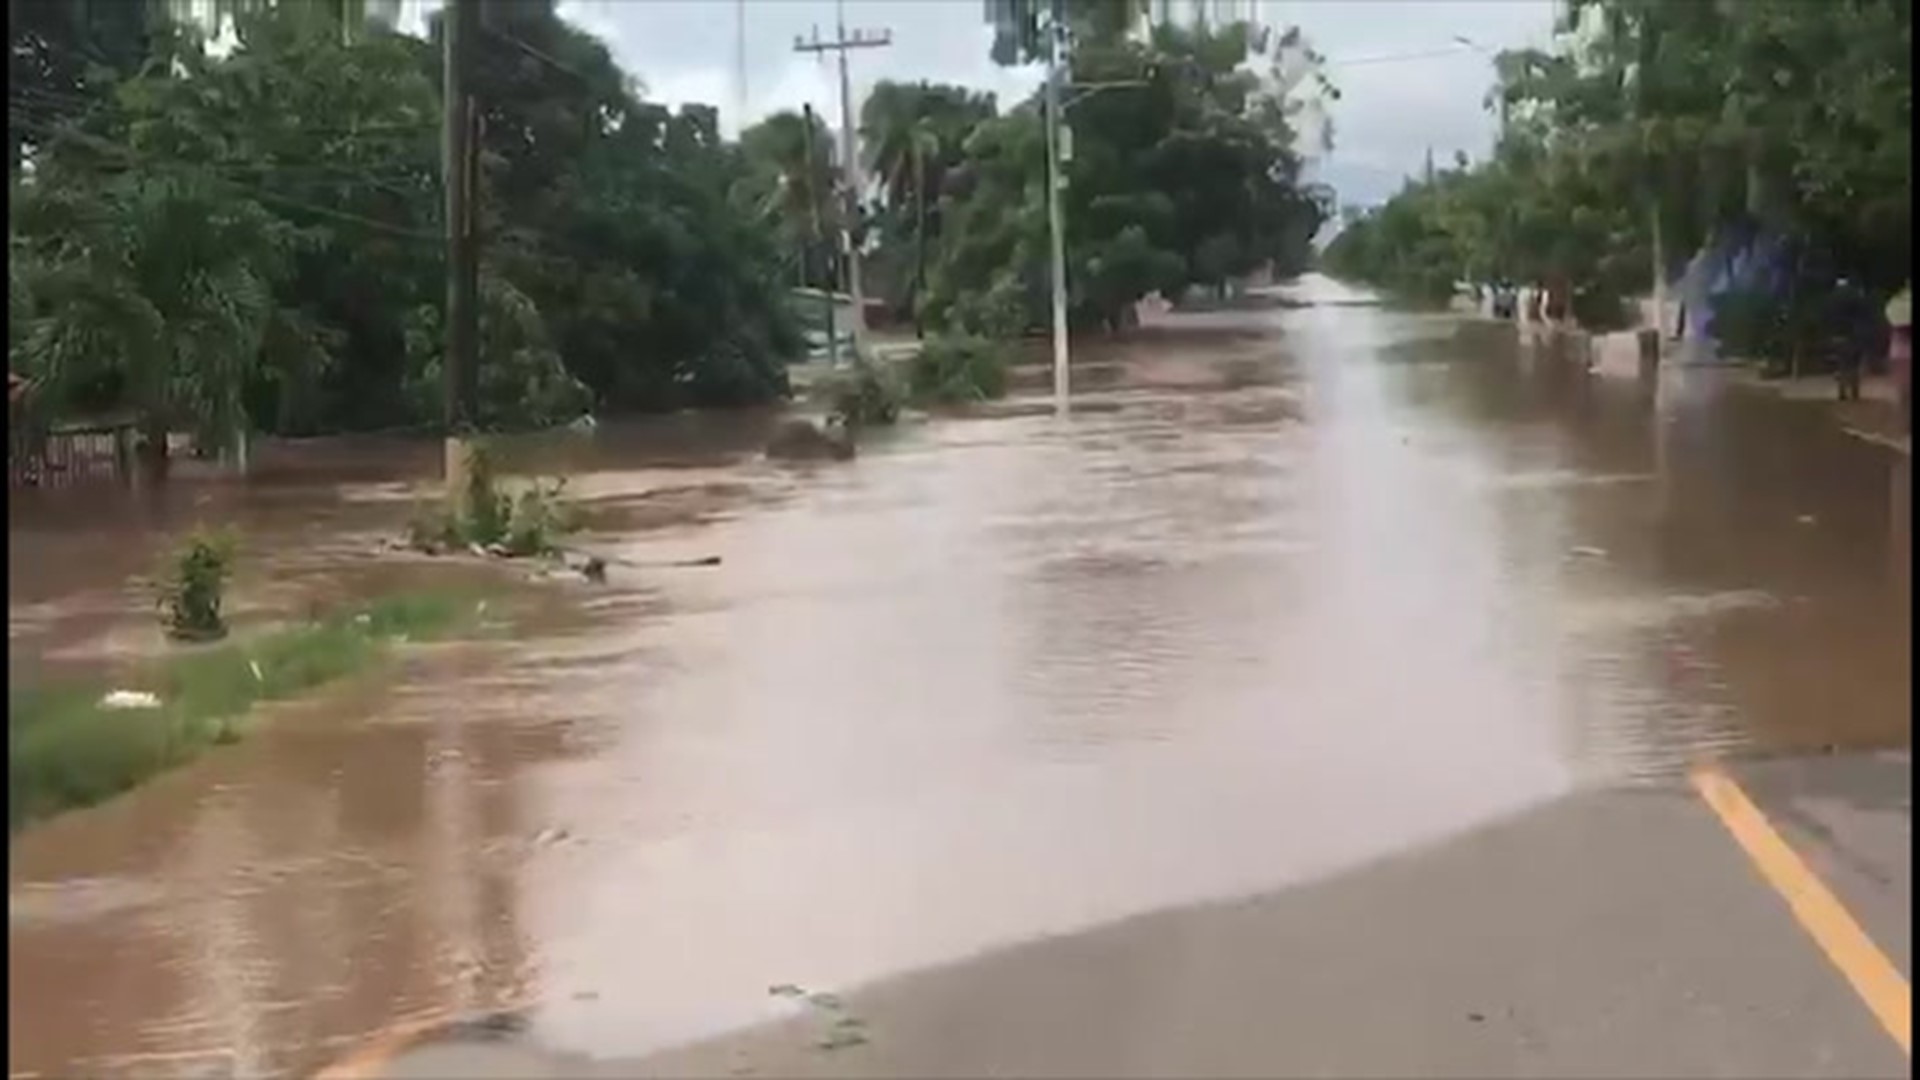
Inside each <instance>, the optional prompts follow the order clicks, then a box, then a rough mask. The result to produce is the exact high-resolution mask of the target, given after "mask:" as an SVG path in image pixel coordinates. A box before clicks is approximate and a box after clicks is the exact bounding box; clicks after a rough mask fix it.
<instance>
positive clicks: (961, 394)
mask: <svg viewBox="0 0 1920 1080" xmlns="http://www.w3.org/2000/svg"><path fill="white" fill-rule="evenodd" d="M1007 366H1008V365H1007V349H1006V346H1005V345H1004V344H1003V343H1001V342H998V341H994V340H992V339H990V338H984V337H977V336H973V335H967V334H954V335H944V336H940V337H934V338H930V339H928V341H927V342H926V343H925V344H924V345H923V346H922V347H921V349H920V352H919V354H918V355H917V356H915V357H914V358H913V361H912V362H911V363H910V364H909V365H908V367H907V381H908V384H909V385H910V386H911V387H912V388H913V396H914V397H915V398H916V399H918V400H921V401H927V402H932V403H935V404H942V405H950V404H957V403H960V402H968V401H986V400H988V399H990V398H997V397H1000V396H1002V395H1004V394H1005V393H1006V392H1007Z"/></svg>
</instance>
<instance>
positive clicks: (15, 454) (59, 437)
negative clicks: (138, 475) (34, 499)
mask: <svg viewBox="0 0 1920 1080" xmlns="http://www.w3.org/2000/svg"><path fill="white" fill-rule="evenodd" d="M8 421H9V422H8V424H7V485H8V487H10V488H20V487H65V486H67V485H70V484H79V483H89V482H95V481H103V480H110V481H118V480H124V479H126V478H127V477H128V476H129V474H130V473H131V471H132V469H133V423H132V422H131V421H113V422H104V423H85V424H55V425H52V426H42V425H39V424H36V423H33V422H32V421H31V420H28V419H25V418H23V417H22V416H21V415H20V413H19V412H17V411H16V412H14V413H13V415H11V416H9V417H8Z"/></svg>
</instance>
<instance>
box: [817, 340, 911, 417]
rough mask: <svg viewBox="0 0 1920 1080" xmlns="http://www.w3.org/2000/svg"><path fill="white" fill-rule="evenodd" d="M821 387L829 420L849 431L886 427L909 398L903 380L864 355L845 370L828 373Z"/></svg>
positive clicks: (898, 414)
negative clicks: (903, 387)
mask: <svg viewBox="0 0 1920 1080" xmlns="http://www.w3.org/2000/svg"><path fill="white" fill-rule="evenodd" d="M820 387H821V393H822V394H823V395H824V396H825V399H826V403H827V420H828V422H829V423H831V424H838V425H840V426H842V427H844V428H846V429H847V430H849V431H854V430H857V429H859V428H863V427H883V426H885V425H888V424H892V423H894V422H896V421H898V420H899V419H900V407H901V405H902V404H904V403H905V401H906V393H905V391H904V390H903V389H902V388H901V386H900V381H899V380H898V379H897V378H895V377H894V376H893V374H892V373H891V372H888V371H887V370H885V369H884V368H882V367H881V366H880V365H879V364H876V363H874V362H873V361H872V360H871V359H868V358H867V357H864V356H862V357H859V358H857V359H855V360H854V362H853V364H852V366H850V367H848V368H846V369H845V370H843V371H836V372H834V373H832V374H831V375H829V376H828V377H827V378H826V379H824V380H822V382H821V384H820Z"/></svg>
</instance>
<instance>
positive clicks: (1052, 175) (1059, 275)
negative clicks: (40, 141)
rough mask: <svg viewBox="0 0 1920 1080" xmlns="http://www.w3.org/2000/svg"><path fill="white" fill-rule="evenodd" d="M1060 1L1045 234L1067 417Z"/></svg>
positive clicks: (1053, 30)
mask: <svg viewBox="0 0 1920 1080" xmlns="http://www.w3.org/2000/svg"><path fill="white" fill-rule="evenodd" d="M1064 6H1065V5H1064V4H1062V3H1061V0H1053V16H1052V19H1051V20H1050V24H1049V25H1048V27H1047V231H1048V232H1049V233H1051V234H1052V235H1051V237H1050V239H1051V245H1050V246H1051V248H1052V250H1051V252H1050V254H1049V261H1051V262H1052V264H1053V411H1054V412H1055V413H1056V414H1058V415H1060V416H1065V415H1067V391H1068V378H1067V237H1066V211H1065V210H1064V209H1063V208H1062V206H1061V201H1060V189H1061V188H1063V187H1065V186H1066V183H1067V177H1066V173H1065V171H1064V170H1063V169H1062V168H1061V166H1062V165H1063V164H1064V161H1063V155H1062V154H1061V150H1062V146H1061V137H1060V132H1061V123H1060V119H1061V118H1060V108H1061V104H1060V83H1061V82H1062V81H1063V80H1064V78H1065V74H1064V73H1063V71H1062V70H1061V69H1062V65H1063V61H1064V60H1065V53H1066V51H1067V23H1066V19H1065V18H1064V17H1063V11H1062V9H1063V7H1064Z"/></svg>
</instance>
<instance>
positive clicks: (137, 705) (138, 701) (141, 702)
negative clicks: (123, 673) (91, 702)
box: [100, 690, 160, 709]
mask: <svg viewBox="0 0 1920 1080" xmlns="http://www.w3.org/2000/svg"><path fill="white" fill-rule="evenodd" d="M100 707H101V708H103V709H157V708H159V707H160V698H159V696H158V695H156V694H150V693H148V692H147V691H145V690H112V691H109V692H108V693H107V695H106V696H105V697H103V698H101V699H100Z"/></svg>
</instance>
